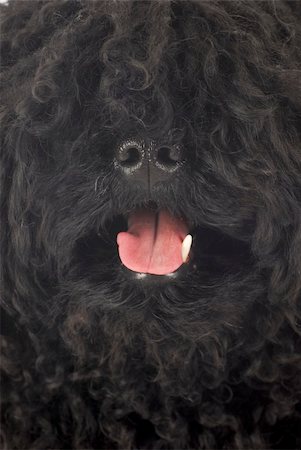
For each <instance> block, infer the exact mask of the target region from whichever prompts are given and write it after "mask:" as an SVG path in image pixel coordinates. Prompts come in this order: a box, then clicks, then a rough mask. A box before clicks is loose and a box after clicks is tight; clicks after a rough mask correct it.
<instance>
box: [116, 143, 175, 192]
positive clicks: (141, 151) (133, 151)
mask: <svg viewBox="0 0 301 450" xmlns="http://www.w3.org/2000/svg"><path fill="white" fill-rule="evenodd" d="M182 164H183V155H182V148H181V147H180V146H179V145H158V144H157V143H156V142H154V141H150V142H149V143H146V142H145V141H144V140H143V139H141V140H140V139H127V140H125V141H123V142H121V144H119V145H118V146H117V151H116V156H115V168H118V169H119V170H121V171H122V172H123V173H124V174H125V175H126V176H129V177H131V179H135V180H138V181H140V182H143V183H145V184H146V183H149V184H154V183H157V182H159V181H164V180H167V179H168V178H169V177H170V176H171V174H173V173H174V172H175V171H177V170H178V169H179V168H180V167H181V166H182Z"/></svg>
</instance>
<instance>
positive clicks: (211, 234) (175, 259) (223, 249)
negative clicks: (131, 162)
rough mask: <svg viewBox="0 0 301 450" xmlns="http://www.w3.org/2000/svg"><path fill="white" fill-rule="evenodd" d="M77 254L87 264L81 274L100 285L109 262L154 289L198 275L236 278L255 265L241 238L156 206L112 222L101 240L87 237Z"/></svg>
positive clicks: (99, 235) (122, 214)
mask: <svg viewBox="0 0 301 450" xmlns="http://www.w3.org/2000/svg"><path fill="white" fill-rule="evenodd" d="M76 249H77V250H76V254H77V256H76V259H77V260H78V261H85V264H81V266H80V267H81V273H82V274H83V273H87V276H89V277H93V279H94V278H95V280H96V279H98V276H99V272H101V273H105V271H106V270H107V269H108V261H110V264H112V266H111V268H113V269H114V270H115V269H116V270H117V271H119V270H121V272H122V273H123V274H125V275H126V277H127V278H128V279H135V280H143V282H144V283H145V282H150V283H155V284H157V283H162V282H165V281H169V280H173V279H176V278H186V277H187V276H188V277H189V276H191V275H193V274H194V273H198V276H201V277H202V279H204V280H206V279H207V278H208V279H211V278H212V279H213V278H214V279H219V278H220V277H222V278H224V277H225V276H226V275H227V274H228V275H233V276H237V274H238V273H240V272H241V271H242V270H243V268H245V267H246V266H247V265H249V264H253V256H252V252H251V249H250V244H249V243H248V241H246V240H245V239H243V238H242V237H241V238H240V237H239V236H237V237H235V238H234V237H233V236H229V235H228V234H227V233H226V231H223V230H222V229H220V228H217V227H212V226H211V227H209V226H208V225H206V224H201V223H199V224H195V223H192V222H191V221H189V219H187V217H179V216H175V215H174V214H172V213H171V212H170V211H168V210H167V209H164V208H159V207H158V205H157V204H155V203H153V202H149V203H146V204H143V205H141V204H140V205H137V206H136V207H135V208H133V209H131V210H127V211H123V212H121V211H119V212H118V213H116V214H115V215H114V216H111V217H110V218H107V219H106V220H105V223H103V224H102V226H100V227H99V232H98V233H97V235H96V234H94V233H92V234H89V235H86V236H85V237H83V238H82V239H80V240H79V241H78V243H77V246H76ZM116 275H117V272H116Z"/></svg>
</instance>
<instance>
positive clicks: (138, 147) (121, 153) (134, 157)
mask: <svg viewBox="0 0 301 450" xmlns="http://www.w3.org/2000/svg"><path fill="white" fill-rule="evenodd" d="M143 155H144V150H143V145H142V143H140V142H138V141H137V142H136V141H133V140H130V141H126V142H124V143H123V144H121V145H120V146H119V147H118V150H117V155H116V159H117V161H118V163H119V165H120V166H121V167H124V168H130V167H135V166H137V164H138V163H139V162H140V161H141V160H142V158H143Z"/></svg>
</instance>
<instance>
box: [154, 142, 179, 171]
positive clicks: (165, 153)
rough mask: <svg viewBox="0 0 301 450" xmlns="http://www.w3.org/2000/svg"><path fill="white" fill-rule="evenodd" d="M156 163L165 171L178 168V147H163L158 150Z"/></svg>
mask: <svg viewBox="0 0 301 450" xmlns="http://www.w3.org/2000/svg"><path fill="white" fill-rule="evenodd" d="M157 161H158V163H159V164H160V165H162V166H164V168H167V169H173V168H176V167H178V165H179V162H180V161H181V149H180V147H179V146H172V147H169V146H163V147H160V148H159V149H158V152H157Z"/></svg>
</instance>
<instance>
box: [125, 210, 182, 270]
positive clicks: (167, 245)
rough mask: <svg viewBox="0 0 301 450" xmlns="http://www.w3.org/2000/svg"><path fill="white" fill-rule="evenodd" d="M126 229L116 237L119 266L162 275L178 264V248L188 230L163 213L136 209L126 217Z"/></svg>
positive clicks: (179, 220)
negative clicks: (120, 263)
mask: <svg viewBox="0 0 301 450" xmlns="http://www.w3.org/2000/svg"><path fill="white" fill-rule="evenodd" d="M128 224H129V229H128V231H123V232H121V233H119V234H118V236H117V244H118V246H119V256H120V259H121V261H122V263H123V264H124V265H125V266H126V267H127V268H128V269H131V270H133V271H135V272H143V273H151V274H154V275H166V274H168V273H171V272H174V271H175V270H177V269H178V268H179V267H180V266H181V265H182V264H183V261H182V256H181V247H182V242H183V240H184V238H185V236H186V235H187V234H188V227H187V225H186V224H185V222H184V221H183V220H182V219H177V218H175V217H174V216H172V215H171V214H170V213H169V212H168V211H167V210H162V211H160V212H159V213H156V212H155V211H152V210H151V209H139V210H136V211H134V212H133V213H132V214H130V216H129V221H128Z"/></svg>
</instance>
